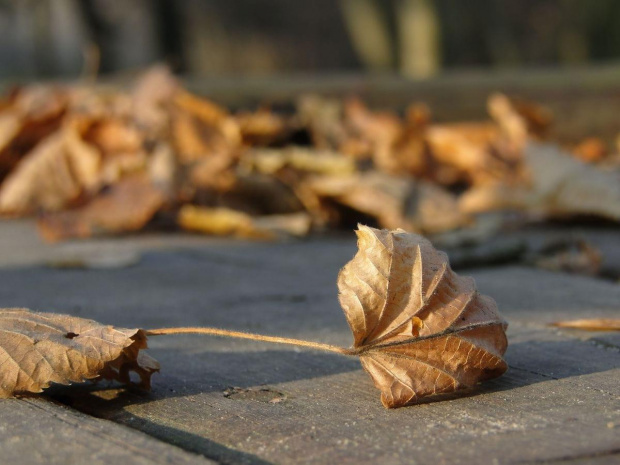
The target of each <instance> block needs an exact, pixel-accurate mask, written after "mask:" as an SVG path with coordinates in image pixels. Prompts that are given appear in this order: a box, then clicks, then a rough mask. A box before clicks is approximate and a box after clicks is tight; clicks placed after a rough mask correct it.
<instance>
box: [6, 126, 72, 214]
mask: <svg viewBox="0 0 620 465" xmlns="http://www.w3.org/2000/svg"><path fill="white" fill-rule="evenodd" d="M73 168H74V167H73V166H72V157H71V156H70V155H69V152H68V151H67V147H66V144H65V141H64V138H63V135H62V134H61V133H56V134H53V135H52V136H50V137H48V138H47V139H45V140H44V141H42V142H41V143H40V144H39V145H38V146H37V147H36V148H35V149H34V150H33V151H32V152H30V153H29V154H28V155H27V156H26V157H25V158H24V159H23V160H22V161H21V162H20V163H19V165H18V166H17V168H16V169H15V170H13V171H12V172H11V174H10V175H9V176H8V177H7V179H6V180H5V181H4V183H3V184H2V186H1V187H0V213H2V214H11V215H23V214H26V213H31V212H33V211H36V210H37V209H40V208H42V209H45V210H58V209H61V208H63V207H65V206H66V205H67V204H68V203H69V202H71V201H72V200H74V199H76V198H77V197H78V196H79V195H80V193H81V192H82V186H81V185H80V183H79V180H78V179H76V175H75V173H76V170H75V169H73Z"/></svg>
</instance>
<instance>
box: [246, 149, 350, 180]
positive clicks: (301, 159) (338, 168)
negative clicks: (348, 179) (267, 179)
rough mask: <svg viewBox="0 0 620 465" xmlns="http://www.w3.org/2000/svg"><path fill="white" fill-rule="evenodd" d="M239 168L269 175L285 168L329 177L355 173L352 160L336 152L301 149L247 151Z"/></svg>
mask: <svg viewBox="0 0 620 465" xmlns="http://www.w3.org/2000/svg"><path fill="white" fill-rule="evenodd" d="M241 166H242V167H243V168H246V169H249V170H253V171H257V172H259V173H263V174H269V175H273V174H275V173H277V172H278V171H279V170H281V169H283V168H285V167H290V168H293V169H295V170H298V171H301V172H305V173H316V174H329V175H343V174H352V173H354V172H355V171H356V166H355V162H354V160H352V159H351V158H348V157H344V156H343V155H342V154H340V153H338V152H331V151H325V150H313V149H307V148H302V147H288V148H286V149H283V150H275V149H254V150H248V151H247V152H245V153H244V154H243V156H242V158H241Z"/></svg>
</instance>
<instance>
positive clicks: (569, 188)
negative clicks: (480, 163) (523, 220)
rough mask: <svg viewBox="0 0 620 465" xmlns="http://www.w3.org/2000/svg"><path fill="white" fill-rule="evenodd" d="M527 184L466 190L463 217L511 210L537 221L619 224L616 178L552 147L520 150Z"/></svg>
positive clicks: (619, 178)
mask: <svg viewBox="0 0 620 465" xmlns="http://www.w3.org/2000/svg"><path fill="white" fill-rule="evenodd" d="M525 155H526V160H525V161H526V163H527V168H528V172H529V183H528V184H525V183H523V184H520V185H516V186H509V185H505V184H497V185H491V186H482V187H479V188H474V189H471V190H470V191H468V192H466V193H465V194H464V195H463V196H462V197H461V199H460V204H461V208H462V210H463V211H464V212H467V213H478V212H486V211H490V210H497V209H515V210H522V211H525V212H528V213H530V214H533V215H538V216H541V217H568V216H575V215H592V216H599V217H602V218H607V219H610V220H614V221H620V176H618V174H617V173H614V172H607V171H603V170H602V169H599V168H597V167H596V166H592V165H587V164H585V163H582V162H580V161H578V160H575V159H574V158H573V157H572V156H571V155H570V154H568V153H565V152H563V151H562V150H561V149H560V148H559V147H557V146H555V145H551V144H541V143H535V142H530V143H529V144H528V145H527V146H526V150H525Z"/></svg>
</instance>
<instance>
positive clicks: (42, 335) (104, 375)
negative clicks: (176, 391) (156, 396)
mask: <svg viewBox="0 0 620 465" xmlns="http://www.w3.org/2000/svg"><path fill="white" fill-rule="evenodd" d="M146 339H147V336H146V333H145V332H144V331H143V330H141V329H125V328H114V327H112V326H105V325H102V324H99V323H97V322H96V321H92V320H86V319H83V318H78V317H74V316H69V315H58V314H52V313H47V314H46V313H38V312H32V311H30V310H26V309H23V308H21V309H20V308H9V309H0V398H6V397H11V396H13V395H16V394H24V393H37V392H41V391H42V390H43V389H45V388H47V387H49V386H50V384H52V383H57V384H71V383H80V382H83V381H86V380H97V379H109V380H115V381H120V382H121V383H125V384H129V383H130V378H129V373H130V372H132V371H133V372H135V373H137V374H138V375H139V376H140V386H141V387H142V388H145V389H149V388H150V379H151V375H152V374H153V373H154V372H156V371H159V363H157V361H156V360H155V359H153V358H151V357H149V356H148V355H146V354H144V353H142V352H141V350H142V349H145V348H146Z"/></svg>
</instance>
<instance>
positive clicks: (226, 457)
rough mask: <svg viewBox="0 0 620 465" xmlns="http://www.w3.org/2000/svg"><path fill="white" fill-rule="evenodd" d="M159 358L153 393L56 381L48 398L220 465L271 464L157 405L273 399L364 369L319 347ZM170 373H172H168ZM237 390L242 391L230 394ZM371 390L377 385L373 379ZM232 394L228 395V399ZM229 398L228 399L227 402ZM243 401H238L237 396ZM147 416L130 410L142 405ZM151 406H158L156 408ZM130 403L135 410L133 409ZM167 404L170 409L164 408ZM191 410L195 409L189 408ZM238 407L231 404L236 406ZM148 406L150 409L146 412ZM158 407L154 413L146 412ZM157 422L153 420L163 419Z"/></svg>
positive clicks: (161, 352)
mask: <svg viewBox="0 0 620 465" xmlns="http://www.w3.org/2000/svg"><path fill="white" fill-rule="evenodd" d="M149 353H151V354H152V355H153V356H155V357H156V358H158V359H159V360H160V362H161V365H162V371H163V374H162V375H160V376H157V375H156V376H157V378H159V379H157V378H155V379H154V380H153V381H154V384H153V390H152V391H151V392H144V391H140V390H138V389H136V388H131V387H123V386H119V385H118V384H114V385H110V384H108V385H105V384H103V383H98V384H93V383H84V384H79V385H74V386H59V385H54V386H52V387H51V388H50V389H48V390H46V394H45V395H46V397H48V398H49V399H50V400H52V401H55V402H59V403H62V404H64V405H66V406H69V407H71V408H74V409H76V410H78V411H81V412H83V413H86V414H88V415H92V416H94V417H98V418H104V419H107V420H111V421H114V422H117V423H121V424H123V425H125V426H129V427H131V428H135V429H138V430H140V431H142V432H144V433H146V434H149V435H151V436H153V437H155V438H157V439H160V440H162V441H165V442H167V443H170V444H173V445H175V446H178V447H180V448H182V449H184V450H187V451H190V452H194V453H196V454H200V455H203V456H205V457H207V458H210V459H214V460H216V461H218V462H219V463H224V464H226V463H235V464H236V463H242V464H246V463H247V464H259V465H261V464H266V463H269V462H266V461H264V460H263V459H260V458H259V457H256V456H254V455H252V454H248V453H245V452H242V451H239V450H236V449H234V448H232V447H229V446H227V445H225V444H221V443H218V442H217V441H213V440H211V439H207V438H205V437H203V436H201V435H198V434H194V433H191V432H188V431H184V430H182V429H179V428H176V427H174V426H171V425H170V424H169V423H167V422H166V418H165V410H163V409H162V408H161V407H157V406H156V405H157V403H158V401H162V400H170V399H174V398H186V400H187V398H191V397H192V396H196V395H199V394H204V393H216V392H220V393H221V398H219V399H218V398H216V399H215V401H213V396H208V398H207V400H206V402H214V403H218V402H219V403H220V406H221V402H236V401H239V400H241V401H245V402H263V403H264V402H267V403H269V400H270V399H277V398H278V397H282V396H284V397H286V395H287V393H286V392H284V393H283V392H282V389H281V388H279V387H278V385H279V384H282V383H287V382H292V381H299V380H309V379H315V378H316V379H318V378H322V377H325V376H330V375H335V374H339V373H344V372H350V371H355V370H361V366H360V364H359V361H358V360H357V359H356V358H349V357H342V356H339V355H336V354H329V353H317V352H313V351H295V350H266V351H258V352H254V351H243V352H240V351H235V352H201V353H198V354H193V355H188V354H187V352H184V351H180V350H170V349H156V350H149ZM167 371H168V372H169V373H166V372H167ZM232 387H234V391H233V392H238V393H240V395H239V396H238V397H236V396H235V395H232V396H230V395H227V394H226V392H227V391H230V388H232ZM369 388H371V385H370V383H369ZM227 397H228V398H227ZM224 399H225V400H224ZM237 399H238V400H237ZM141 405H142V406H144V408H139V410H141V414H139V415H137V414H134V413H132V412H131V411H130V410H134V409H135V408H136V406H138V407H139V406H141ZM151 405H152V406H154V408H153V409H152V408H151ZM128 407H129V408H128ZM203 407H204V408H203V409H202V410H200V411H201V414H205V413H206V414H207V415H209V414H211V415H220V414H221V413H222V412H221V409H218V408H210V407H211V406H210V405H205V404H203ZM164 408H165V407H164ZM185 408H186V409H187V408H189V407H188V406H185ZM235 408H236V407H235V406H234V404H231V406H230V409H231V410H234V409H235ZM145 409H148V410H145ZM151 409H152V410H153V413H154V415H144V413H145V412H148V411H149V410H151ZM157 417H159V419H157V420H152V419H150V418H157Z"/></svg>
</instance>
